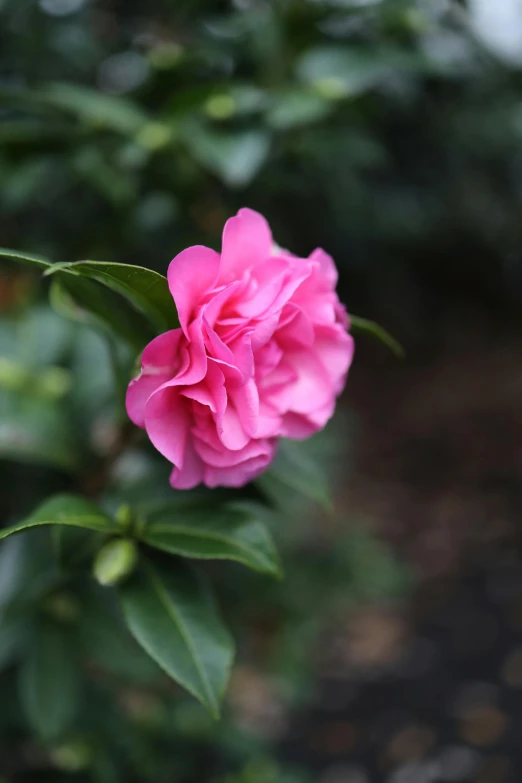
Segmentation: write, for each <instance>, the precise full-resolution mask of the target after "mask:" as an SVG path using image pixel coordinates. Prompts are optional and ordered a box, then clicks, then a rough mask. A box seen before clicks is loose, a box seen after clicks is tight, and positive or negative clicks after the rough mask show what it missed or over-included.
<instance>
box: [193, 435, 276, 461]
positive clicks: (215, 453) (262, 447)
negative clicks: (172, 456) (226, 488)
mask: <svg viewBox="0 0 522 783" xmlns="http://www.w3.org/2000/svg"><path fill="white" fill-rule="evenodd" d="M194 448H195V449H196V451H197V453H198V454H199V455H200V457H201V458H202V460H203V462H205V464H207V465H210V466H212V467H214V468H232V467H235V466H238V465H241V464H243V463H244V462H246V461H247V460H251V459H254V458H256V459H257V458H260V457H262V458H265V457H267V455H269V454H271V446H270V442H269V441H268V440H259V439H258V440H250V441H248V442H247V443H246V445H245V446H244V447H243V448H242V449H238V450H237V451H231V450H228V449H213V448H212V447H211V446H209V444H208V443H205V442H204V441H199V440H198V439H196V440H195V441H194Z"/></svg>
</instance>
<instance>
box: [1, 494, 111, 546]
mask: <svg viewBox="0 0 522 783" xmlns="http://www.w3.org/2000/svg"><path fill="white" fill-rule="evenodd" d="M42 525H70V526H72V527H81V528H86V529H87V530H95V531H96V532H98V533H114V532H115V525H114V523H113V522H112V520H111V519H110V518H109V517H108V516H106V515H105V514H104V513H103V512H102V511H101V510H100V509H99V508H98V506H96V505H95V504H94V503H91V502H90V501H89V500H86V499H85V498H82V497H80V496H78V495H66V494H63V495H55V496H54V497H52V498H50V499H49V500H46V501H45V502H44V503H42V505H41V506H39V508H37V509H36V510H35V511H34V512H33V513H32V514H31V516H29V517H27V518H26V519H23V520H22V521H21V522H17V523H16V524H15V525H11V526H10V527H5V528H3V529H1V530H0V539H2V538H7V536H11V535H13V534H14V533H21V532H22V531H24V530H28V529H30V528H33V527H41V526H42Z"/></svg>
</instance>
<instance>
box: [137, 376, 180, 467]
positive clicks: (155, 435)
mask: <svg viewBox="0 0 522 783" xmlns="http://www.w3.org/2000/svg"><path fill="white" fill-rule="evenodd" d="M188 404H189V403H188V401H187V400H186V399H185V398H184V397H182V396H181V395H180V394H179V390H178V389H176V388H175V387H172V386H164V387H162V388H160V389H158V390H157V391H155V392H154V394H152V395H151V396H150V397H149V399H148V401H147V404H146V406H145V428H146V430H147V434H148V436H149V438H150V439H151V442H152V444H153V445H154V446H155V447H156V448H157V450H158V451H159V452H160V454H163V456H164V457H166V458H167V459H168V460H169V462H172V463H173V464H174V465H176V466H177V467H182V465H183V454H184V452H185V446H186V441H187V435H188V431H189V418H188V411H187V405H188Z"/></svg>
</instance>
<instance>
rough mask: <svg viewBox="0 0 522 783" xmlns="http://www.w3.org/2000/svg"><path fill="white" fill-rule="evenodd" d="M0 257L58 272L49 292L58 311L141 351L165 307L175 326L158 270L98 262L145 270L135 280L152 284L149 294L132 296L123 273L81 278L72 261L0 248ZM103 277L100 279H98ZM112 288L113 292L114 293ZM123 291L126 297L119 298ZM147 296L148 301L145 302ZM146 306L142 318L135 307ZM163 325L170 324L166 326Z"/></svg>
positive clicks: (173, 316) (171, 304)
mask: <svg viewBox="0 0 522 783" xmlns="http://www.w3.org/2000/svg"><path fill="white" fill-rule="evenodd" d="M0 258H9V259H11V260H13V261H17V262H21V263H24V264H28V265H30V266H34V267H36V268H38V269H40V270H41V271H43V272H48V273H52V274H53V275H54V274H58V275H59V278H57V279H56V280H53V284H52V286H51V292H50V297H51V304H52V306H53V308H54V310H55V311H56V312H57V313H59V314H60V315H62V316H64V317H66V318H69V319H71V320H73V321H78V322H80V323H84V324H85V323H86V324H89V325H91V326H95V327H96V328H98V329H99V328H101V329H103V330H104V331H107V330H108V331H109V332H110V333H111V334H112V333H114V334H117V335H119V336H120V337H121V338H122V339H124V340H125V341H126V342H128V343H129V344H130V345H132V347H133V348H134V349H135V350H136V351H141V350H142V349H143V347H144V346H145V345H146V344H147V342H149V341H150V340H151V339H152V338H153V337H154V336H155V334H156V333H157V332H158V331H161V330H162V328H163V326H162V327H160V326H159V324H160V323H161V324H162V325H164V324H165V314H166V313H167V308H168V306H170V315H171V317H172V319H173V320H172V323H173V324H174V327H176V326H177V325H178V321H177V314H176V309H175V306H174V302H173V300H172V297H170V294H169V303H167V297H166V295H165V289H166V292H167V294H168V285H167V280H166V278H164V277H162V275H160V274H158V273H157V272H152V271H151V270H148V269H143V270H142V268H141V267H130V266H129V267H127V266H126V265H124V264H108V265H104V264H103V262H100V263H101V265H102V266H110V267H112V266H118V267H123V268H124V269H127V270H133V269H136V270H141V271H143V273H145V275H142V276H141V277H140V280H139V281H137V282H139V284H140V285H141V284H143V286H144V287H145V288H149V290H150V287H151V285H152V294H143V292H140V290H137V291H136V292H135V295H134V296H133V295H132V286H131V285H130V284H129V285H126V282H125V277H126V275H125V274H123V275H122V278H123V279H122V280H119V281H118V280H116V282H115V280H114V279H112V278H113V277H115V278H116V279H117V277H118V274H117V273H116V275H115V276H109V275H108V274H104V275H102V274H96V273H87V272H86V273H85V276H86V277H92V278H94V280H88V279H84V278H83V277H81V276H80V275H79V274H78V271H77V270H73V269H71V267H72V266H74V262H72V263H68V262H67V263H57V264H53V263H51V262H50V261H48V260H46V259H44V258H42V257H40V256H36V255H31V254H28V253H21V252H18V251H17V250H7V249H0ZM76 263H84V262H76ZM88 263H89V264H90V263H97V262H88ZM102 277H103V279H101V278H102ZM99 278H100V282H101V283H103V287H100V285H98V283H96V282H95V280H97V279H99ZM109 278H110V279H109ZM145 278H146V279H145ZM111 280H112V282H111ZM127 282H128V281H127ZM162 286H163V288H164V293H163V306H164V308H165V313H164V315H163V316H162V315H161V314H160V313H159V308H160V307H161V302H162V294H161V291H160V289H161V287H162ZM107 288H109V289H111V288H112V289H113V290H112V291H111V290H107ZM115 291H116V293H114V292H115ZM122 294H123V296H124V297H126V299H122V296H121V295H122ZM149 296H150V304H149V305H147V301H148V297H149ZM126 300H128V301H126ZM140 304H141V307H140ZM147 306H148V311H147V312H146V313H145V315H147V317H146V318H145V317H144V316H143V315H142V314H141V313H140V312H138V311H137V310H136V307H137V308H138V310H139V309H146V307H147ZM154 319H155V320H154ZM149 321H152V322H153V323H154V328H152V327H151V325H150V323H149ZM164 328H165V329H167V328H172V327H170V326H165V327H164ZM163 330H164V329H163Z"/></svg>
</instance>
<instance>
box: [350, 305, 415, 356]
mask: <svg viewBox="0 0 522 783" xmlns="http://www.w3.org/2000/svg"><path fill="white" fill-rule="evenodd" d="M350 321H351V330H352V331H355V332H362V333H363V334H370V335H371V336H372V337H375V338H377V340H380V341H381V343H384V345H386V346H388V348H389V349H390V351H392V352H393V353H394V354H395V356H398V357H399V359H403V358H404V355H405V354H404V348H403V347H402V345H401V344H400V343H399V342H397V340H396V339H395V337H392V335H391V334H390V333H389V332H387V331H386V329H383V327H382V326H379V324H377V323H375V321H368V320H367V319H366V318H359V316H358V315H351V314H350Z"/></svg>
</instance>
